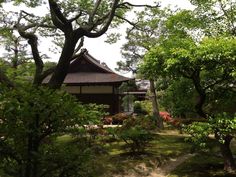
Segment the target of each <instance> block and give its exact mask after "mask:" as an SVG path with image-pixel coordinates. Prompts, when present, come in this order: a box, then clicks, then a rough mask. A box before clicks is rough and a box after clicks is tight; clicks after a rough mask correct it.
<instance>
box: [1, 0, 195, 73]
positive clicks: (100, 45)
mask: <svg viewBox="0 0 236 177" xmlns="http://www.w3.org/2000/svg"><path fill="white" fill-rule="evenodd" d="M127 1H128V2H130V3H133V4H151V3H153V2H154V0H127ZM160 1H161V7H165V6H168V5H170V6H171V7H173V8H175V7H176V6H177V7H180V8H183V9H191V8H193V7H192V6H191V4H190V2H189V1H188V0H160ZM5 8H6V9H9V10H13V9H12V6H10V5H8V6H6V7H5ZM15 10H16V11H18V10H20V7H17V9H15ZM15 10H14V11H15ZM42 10H43V9H40V8H39V10H38V12H39V13H41V11H42ZM44 10H45V9H44ZM35 12H36V11H35ZM35 12H34V13H35ZM36 13H37V12H36ZM116 30H119V31H120V32H122V37H121V40H119V41H118V42H117V43H115V44H107V43H105V42H104V41H105V39H106V36H105V35H103V36H101V37H99V38H93V39H89V38H86V39H85V43H84V48H87V49H88V51H89V53H90V54H91V55H92V56H93V57H95V58H96V59H98V60H100V61H101V62H105V63H106V64H107V65H108V67H110V68H111V69H112V70H114V69H115V68H116V67H117V65H116V62H117V61H119V60H124V59H122V56H121V54H120V53H121V52H120V49H121V46H122V44H123V43H124V42H125V39H124V38H125V25H123V27H122V28H119V29H116ZM48 44H49V43H48V42H47V41H42V45H41V46H40V48H39V49H40V50H43V51H45V50H48V48H49V47H50V46H49V45H48ZM48 55H50V56H51V57H52V58H54V59H55V61H56V58H58V55H54V54H48ZM121 74H122V73H121ZM126 76H131V74H126Z"/></svg>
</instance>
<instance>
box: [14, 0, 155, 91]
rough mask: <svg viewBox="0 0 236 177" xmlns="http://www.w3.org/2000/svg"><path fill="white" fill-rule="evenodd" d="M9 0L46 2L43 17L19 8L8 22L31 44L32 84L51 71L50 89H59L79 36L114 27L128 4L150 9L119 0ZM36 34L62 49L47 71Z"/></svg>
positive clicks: (121, 20) (122, 16)
mask: <svg viewBox="0 0 236 177" xmlns="http://www.w3.org/2000/svg"><path fill="white" fill-rule="evenodd" d="M13 2H15V3H16V4H19V3H24V4H25V5H27V6H31V8H34V7H37V6H39V5H44V4H48V5H49V8H50V11H49V13H48V14H45V15H44V16H41V17H39V16H36V15H34V14H31V13H28V12H26V10H22V11H21V12H20V13H19V14H17V20H14V21H13V22H12V21H11V23H12V24H13V25H14V28H15V29H17V31H18V32H19V34H20V36H21V37H22V38H24V39H25V40H26V41H27V42H28V44H29V45H30V47H31V51H32V55H33V59H34V62H35V65H36V71H35V76H34V78H35V79H34V84H35V85H40V84H41V82H42V80H43V79H44V78H45V76H46V75H48V74H49V73H51V74H52V77H51V79H50V81H49V83H48V86H49V87H50V88H60V86H61V85H62V83H63V80H64V78H65V76H66V74H67V70H68V67H69V64H70V61H71V59H72V58H73V55H75V52H76V51H78V50H77V49H78V48H79V47H80V46H81V45H79V44H77V43H78V41H80V40H81V39H83V37H89V38H96V37H99V36H101V35H103V34H104V33H106V31H107V30H108V28H109V27H110V26H111V27H117V25H119V24H120V23H122V22H123V21H125V14H126V12H127V11H129V10H130V9H131V8H132V7H143V6H146V7H149V8H151V6H149V5H133V4H130V3H128V2H123V1H121V0H109V1H103V0H97V1H92V0H90V1H84V0H75V1H74V0H73V1H72V0H66V1H54V0H48V1H37V0H35V1H28V0H25V1H24V0H22V1H13ZM157 6H158V5H157ZM157 6H154V8H156V7H157ZM13 19H14V18H13ZM38 36H44V37H48V36H52V37H54V41H55V43H56V44H58V45H59V46H60V47H61V48H62V52H61V54H60V57H59V61H58V63H57V66H56V67H54V68H51V69H50V70H44V63H43V60H42V57H41V55H40V52H39V50H38V39H39V37H38ZM58 41H59V42H58Z"/></svg>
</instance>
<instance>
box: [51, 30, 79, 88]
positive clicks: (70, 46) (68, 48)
mask: <svg viewBox="0 0 236 177" xmlns="http://www.w3.org/2000/svg"><path fill="white" fill-rule="evenodd" d="M77 41H78V40H77V39H75V37H74V35H73V33H72V34H71V35H68V36H67V37H66V39H65V44H64V47H63V49H62V54H61V57H60V59H59V62H58V64H57V66H56V68H55V71H54V73H53V75H52V77H51V79H50V81H49V83H48V86H49V87H50V88H52V89H59V88H60V87H61V85H62V84H63V81H64V79H65V77H66V75H67V72H68V69H69V65H70V61H71V60H70V59H71V58H72V56H73V53H74V50H75V46H76V42H77Z"/></svg>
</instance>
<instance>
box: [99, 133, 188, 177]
mask: <svg viewBox="0 0 236 177" xmlns="http://www.w3.org/2000/svg"><path fill="white" fill-rule="evenodd" d="M154 136H155V137H154V140H153V141H152V142H151V143H150V146H149V147H148V148H147V149H146V151H145V153H140V154H133V153H129V152H127V151H125V150H124V149H123V146H124V143H122V142H113V143H110V144H109V145H108V144H106V146H105V147H106V149H107V152H109V156H107V158H103V161H104V162H105V163H106V164H107V167H108V168H107V172H106V173H107V175H106V176H109V175H110V174H125V173H126V172H127V171H135V170H137V169H135V167H136V166H138V165H139V164H145V166H146V167H147V168H155V167H157V166H160V165H162V164H163V163H165V162H167V161H168V160H169V159H170V158H174V157H178V156H179V155H181V154H184V153H186V152H190V149H191V146H190V145H189V144H188V143H186V142H185V141H184V138H185V136H184V135H179V134H178V133H177V132H175V134H171V135H170V134H168V133H163V134H161V135H159V134H155V135H154Z"/></svg>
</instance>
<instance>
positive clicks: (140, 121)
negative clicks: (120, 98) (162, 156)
mask: <svg viewBox="0 0 236 177" xmlns="http://www.w3.org/2000/svg"><path fill="white" fill-rule="evenodd" d="M153 125H154V123H153V121H152V119H151V118H150V117H149V116H145V117H143V116H140V117H135V118H129V119H127V120H125V121H124V123H123V126H122V127H120V128H119V129H117V132H116V133H117V136H118V138H120V139H121V140H123V141H124V142H125V143H126V146H125V147H126V148H128V150H129V151H130V152H132V153H135V152H143V151H144V150H145V148H146V147H148V145H149V143H150V141H151V140H152V139H153V137H152V134H151V132H150V130H151V129H153V128H154V127H153Z"/></svg>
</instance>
